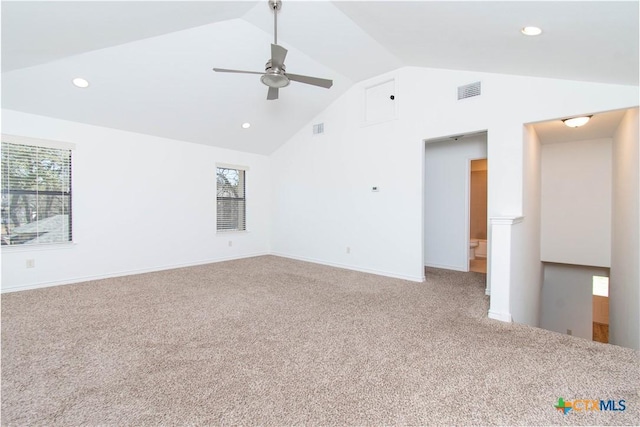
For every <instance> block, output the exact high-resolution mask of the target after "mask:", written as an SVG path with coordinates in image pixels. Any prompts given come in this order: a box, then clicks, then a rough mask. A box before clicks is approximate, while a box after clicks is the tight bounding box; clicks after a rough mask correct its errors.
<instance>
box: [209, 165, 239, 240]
mask: <svg viewBox="0 0 640 427" xmlns="http://www.w3.org/2000/svg"><path fill="white" fill-rule="evenodd" d="M216 181H217V204H216V208H217V230H218V231H244V230H246V198H245V171H244V170H242V169H232V168H227V167H217V168H216Z"/></svg>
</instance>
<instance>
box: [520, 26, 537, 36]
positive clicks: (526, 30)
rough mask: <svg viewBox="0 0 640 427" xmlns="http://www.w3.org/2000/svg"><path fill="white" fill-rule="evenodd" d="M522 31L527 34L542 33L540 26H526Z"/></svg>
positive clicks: (535, 34)
mask: <svg viewBox="0 0 640 427" xmlns="http://www.w3.org/2000/svg"><path fill="white" fill-rule="evenodd" d="M520 32H521V33H522V34H524V35H525V36H539V35H540V34H542V30H541V29H540V28H538V27H524V28H523V29H521V30H520Z"/></svg>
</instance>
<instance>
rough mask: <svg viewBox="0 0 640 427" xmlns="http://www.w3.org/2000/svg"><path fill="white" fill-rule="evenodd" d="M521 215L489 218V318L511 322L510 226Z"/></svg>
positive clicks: (520, 218)
mask: <svg viewBox="0 0 640 427" xmlns="http://www.w3.org/2000/svg"><path fill="white" fill-rule="evenodd" d="M523 219H524V218H523V217H521V216H501V217H491V218H489V224H490V225H491V255H490V257H489V263H490V265H489V271H490V273H491V275H490V276H489V277H488V280H487V282H488V291H489V293H490V294H491V298H490V305H489V318H490V319H496V320H501V321H503V322H511V302H510V298H511V294H510V292H511V262H512V259H511V234H512V227H513V226H514V225H515V224H518V223H520V222H522V220H523Z"/></svg>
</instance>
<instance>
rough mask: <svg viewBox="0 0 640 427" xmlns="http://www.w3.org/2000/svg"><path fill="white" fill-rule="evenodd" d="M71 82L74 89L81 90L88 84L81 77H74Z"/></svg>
mask: <svg viewBox="0 0 640 427" xmlns="http://www.w3.org/2000/svg"><path fill="white" fill-rule="evenodd" d="M72 82H73V84H74V86H76V87H81V88H85V87H89V82H88V81H87V80H86V79H83V78H82V77H76V78H75V79H73V80H72Z"/></svg>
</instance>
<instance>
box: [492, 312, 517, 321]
mask: <svg viewBox="0 0 640 427" xmlns="http://www.w3.org/2000/svg"><path fill="white" fill-rule="evenodd" d="M488 317H489V319H494V320H499V321H501V322H508V323H511V322H512V321H513V320H512V318H511V313H501V312H497V311H493V310H489V314H488Z"/></svg>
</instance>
